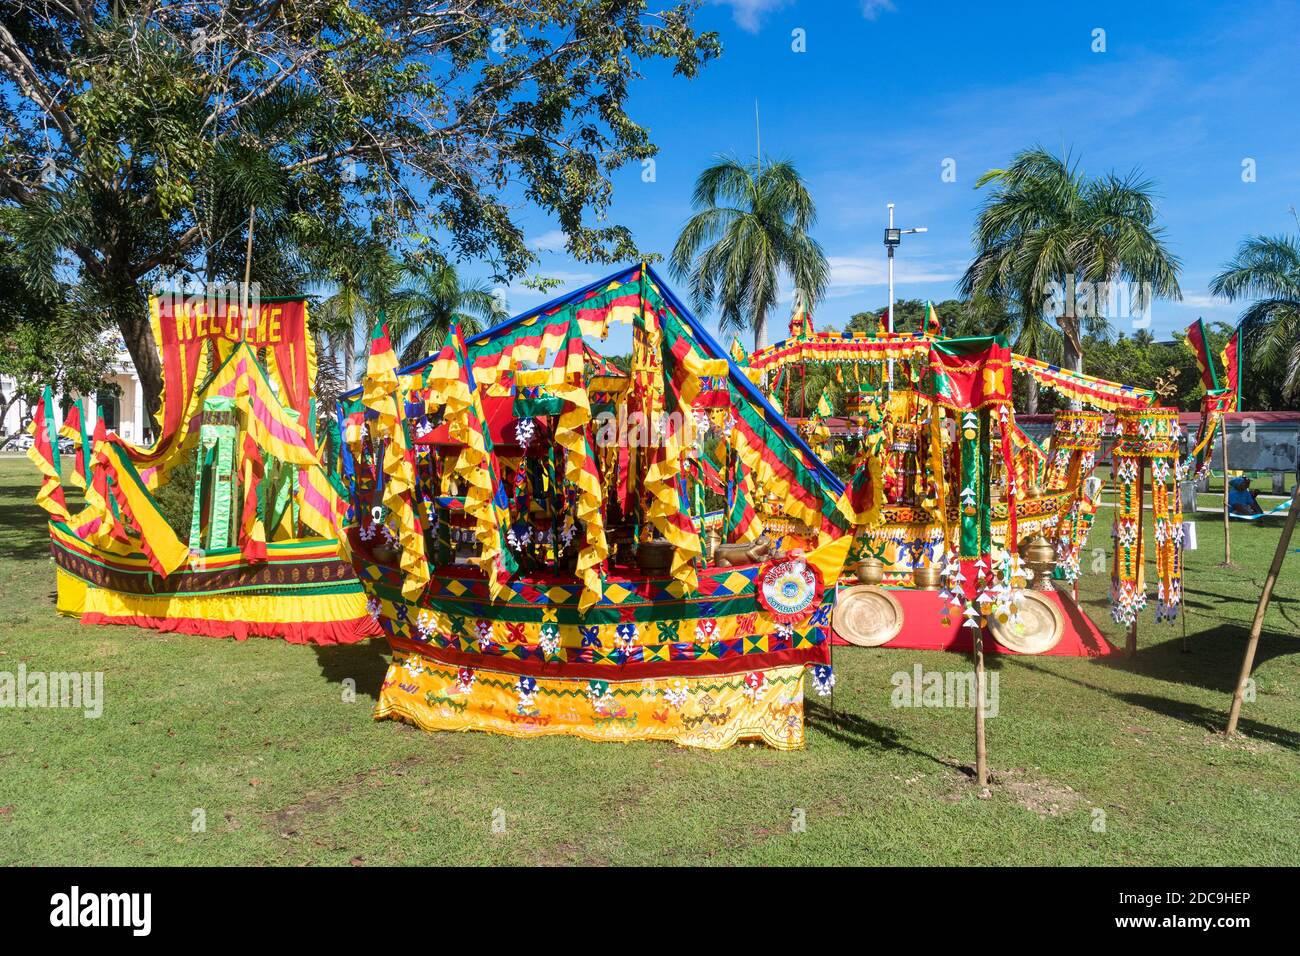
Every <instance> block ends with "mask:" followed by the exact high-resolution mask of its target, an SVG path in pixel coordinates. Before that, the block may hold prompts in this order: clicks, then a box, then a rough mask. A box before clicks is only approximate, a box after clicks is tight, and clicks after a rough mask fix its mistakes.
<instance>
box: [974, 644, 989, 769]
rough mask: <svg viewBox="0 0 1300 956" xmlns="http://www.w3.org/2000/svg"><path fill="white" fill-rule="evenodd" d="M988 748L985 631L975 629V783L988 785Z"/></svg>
mask: <svg viewBox="0 0 1300 956" xmlns="http://www.w3.org/2000/svg"><path fill="white" fill-rule="evenodd" d="M988 782H989V763H988V749H987V747H986V746H985V741H984V631H983V628H980V629H978V630H976V631H975V783H976V784H977V785H978V786H981V787H985V786H988Z"/></svg>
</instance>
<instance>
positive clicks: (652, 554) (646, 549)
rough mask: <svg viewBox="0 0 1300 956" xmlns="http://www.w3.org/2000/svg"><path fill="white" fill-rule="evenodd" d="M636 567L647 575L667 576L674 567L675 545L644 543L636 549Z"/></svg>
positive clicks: (663, 541) (657, 542)
mask: <svg viewBox="0 0 1300 956" xmlns="http://www.w3.org/2000/svg"><path fill="white" fill-rule="evenodd" d="M636 566H637V567H638V568H640V569H641V571H642V572H643V573H645V574H666V573H667V572H668V571H670V570H672V566H673V543H672V542H671V541H665V540H663V539H659V540H656V541H642V542H641V544H640V546H638V547H637V549H636Z"/></svg>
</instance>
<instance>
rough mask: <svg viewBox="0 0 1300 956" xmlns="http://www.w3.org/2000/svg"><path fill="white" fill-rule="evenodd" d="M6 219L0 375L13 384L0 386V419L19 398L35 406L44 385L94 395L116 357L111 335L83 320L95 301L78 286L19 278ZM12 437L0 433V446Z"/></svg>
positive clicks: (0, 248)
mask: <svg viewBox="0 0 1300 956" xmlns="http://www.w3.org/2000/svg"><path fill="white" fill-rule="evenodd" d="M7 218H8V217H7V216H5V215H3V214H0V289H4V295H3V296H2V297H0V375H3V376H4V377H5V378H6V379H9V380H11V382H12V384H11V385H8V386H7V387H5V388H4V389H3V391H0V422H4V421H7V420H8V415H9V411H10V409H11V408H13V407H14V406H15V405H17V404H19V403H21V406H26V407H27V408H28V409H30V408H31V407H32V406H34V405H35V404H36V402H37V401H39V400H40V397H41V393H42V391H43V390H44V388H45V386H46V385H49V386H51V387H52V388H53V389H54V394H55V395H56V396H58V397H64V396H67V395H68V394H70V393H72V392H76V393H78V394H81V395H94V394H95V393H96V391H98V389H99V388H100V385H101V383H102V382H103V381H104V379H105V378H106V377H107V376H108V375H109V374H111V372H112V370H113V367H114V365H115V362H116V359H117V343H116V341H115V340H114V337H112V336H107V335H104V334H102V333H100V332H99V331H98V328H97V325H98V323H96V322H93V321H91V322H87V321H85V317H86V315H88V314H90V315H93V313H94V310H95V309H96V308H97V307H98V306H97V305H96V303H95V302H94V301H88V300H87V299H86V298H85V296H84V295H83V291H82V290H81V289H78V288H76V287H67V286H63V285H60V286H57V287H56V288H55V289H54V290H52V291H51V290H36V289H32V288H30V287H29V286H28V285H27V283H26V282H25V281H24V280H23V275H22V269H21V267H20V266H19V264H18V257H17V255H16V254H15V251H14V247H13V244H12V242H11V241H9V240H8V238H7V237H6V236H5V235H4V225H5V221H6V219H7ZM19 424H20V425H23V426H25V425H26V421H20V422H19ZM11 437H12V435H11V434H0V445H3V444H4V442H5V441H7V440H8V439H9V438H11Z"/></svg>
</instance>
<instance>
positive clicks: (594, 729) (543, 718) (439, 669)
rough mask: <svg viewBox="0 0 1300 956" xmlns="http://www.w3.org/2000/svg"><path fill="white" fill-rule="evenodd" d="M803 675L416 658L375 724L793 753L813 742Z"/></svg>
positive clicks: (384, 696) (391, 682) (402, 668)
mask: <svg viewBox="0 0 1300 956" xmlns="http://www.w3.org/2000/svg"><path fill="white" fill-rule="evenodd" d="M803 672H804V668H803V666H802V665H799V664H796V665H791V666H785V667H775V668H771V669H769V670H762V671H751V672H749V673H741V674H719V675H716V676H713V675H710V676H701V677H692V678H682V677H666V678H659V679H651V678H646V679H643V680H635V681H607V680H599V679H593V680H585V679H574V678H570V679H560V680H556V679H550V678H545V677H542V678H534V677H526V676H524V677H520V676H516V675H514V674H507V673H503V672H501V671H490V670H486V669H483V668H469V667H462V668H456V667H449V666H446V665H443V664H438V663H436V662H434V661H431V660H429V659H428V658H426V657H423V656H422V655H419V654H407V655H398V656H396V657H394V659H393V663H392V664H391V665H390V666H389V668H388V675H387V676H386V677H385V679H384V684H383V688H382V689H381V691H380V695H379V705H378V706H377V707H376V709H375V719H376V720H382V719H385V718H396V719H401V720H405V721H407V722H409V723H412V724H415V725H416V726H417V727H420V728H421V729H422V730H485V731H491V732H493V733H499V734H509V735H511V736H516V737H533V736H541V735H545V734H571V735H573V736H576V737H582V738H584V739H586V740H614V741H628V740H670V741H672V742H674V743H676V744H679V745H681V746H685V747H701V748H705V749H709V750H723V749H725V748H727V747H730V746H732V745H733V744H735V743H736V742H737V741H741V740H761V741H763V742H764V743H766V744H768V745H770V746H772V747H774V748H776V749H778V750H794V749H798V748H800V747H802V746H803V743H804V722H803Z"/></svg>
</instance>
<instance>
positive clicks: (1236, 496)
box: [1228, 475, 1264, 515]
mask: <svg viewBox="0 0 1300 956" xmlns="http://www.w3.org/2000/svg"><path fill="white" fill-rule="evenodd" d="M1258 494H1259V492H1257V491H1251V490H1250V479H1249V478H1247V477H1246V476H1245V475H1242V476H1241V477H1238V478H1233V479H1232V481H1230V482H1228V510H1229V511H1230V512H1231V513H1232V514H1235V515H1257V514H1262V513H1263V511H1264V509H1263V508H1261V507H1260V506H1259V502H1258V501H1256V500H1255V498H1256V496H1257V495H1258Z"/></svg>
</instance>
